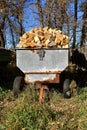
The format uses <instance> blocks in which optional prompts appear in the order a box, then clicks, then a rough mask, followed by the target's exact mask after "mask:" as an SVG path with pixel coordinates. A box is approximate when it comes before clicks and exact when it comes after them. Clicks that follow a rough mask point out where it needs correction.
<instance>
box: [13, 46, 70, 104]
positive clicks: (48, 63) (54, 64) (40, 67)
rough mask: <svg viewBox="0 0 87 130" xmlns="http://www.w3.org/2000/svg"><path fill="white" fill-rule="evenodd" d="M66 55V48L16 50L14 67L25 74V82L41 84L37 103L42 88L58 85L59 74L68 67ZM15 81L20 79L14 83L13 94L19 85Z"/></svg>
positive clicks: (67, 51) (19, 78) (66, 81)
mask: <svg viewBox="0 0 87 130" xmlns="http://www.w3.org/2000/svg"><path fill="white" fill-rule="evenodd" d="M68 53H69V49H68V48H61V49H58V48H57V49H53V48H52V49H51V48H50V49H46V48H43V49H41V48H40V49H23V48H20V49H19V48H16V65H17V67H18V68H19V69H20V70H21V71H22V72H23V73H24V74H25V77H24V80H25V82H26V83H32V82H33V83H41V87H40V95H39V102H41V101H42V97H43V91H44V86H45V85H46V84H48V83H49V84H50V83H60V74H61V73H62V72H63V71H64V70H65V68H66V67H67V66H68V60H69V57H68ZM17 79H18V80H19V82H20V80H21V77H16V79H15V81H14V82H15V83H14V84H15V85H13V87H14V93H15V91H16V89H17V87H18V85H19V83H18V82H16V81H17ZM65 84H67V85H68V84H69V81H68V80H67V79H66V80H65ZM15 87H16V89H15ZM64 89H65V85H64Z"/></svg>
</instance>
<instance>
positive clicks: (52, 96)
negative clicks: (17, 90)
mask: <svg viewBox="0 0 87 130" xmlns="http://www.w3.org/2000/svg"><path fill="white" fill-rule="evenodd" d="M35 87H36V86H35V85H34V84H30V85H27V87H26V89H25V91H23V92H22V93H21V94H20V95H19V97H18V98H16V99H14V97H13V95H12V92H11V91H10V90H8V91H7V90H3V89H2V88H1V87H0V117H1V118H0V130H86V129H87V88H86V87H85V88H82V89H80V92H79V95H78V96H73V97H71V98H70V99H64V98H63V96H62V94H61V93H59V92H58V91H56V90H54V89H53V90H52V91H51V92H48V91H47V90H46V91H45V92H44V97H43V102H42V104H39V102H38V99H39V89H38V90H36V89H35ZM48 96H49V99H48V98H47V97H48Z"/></svg>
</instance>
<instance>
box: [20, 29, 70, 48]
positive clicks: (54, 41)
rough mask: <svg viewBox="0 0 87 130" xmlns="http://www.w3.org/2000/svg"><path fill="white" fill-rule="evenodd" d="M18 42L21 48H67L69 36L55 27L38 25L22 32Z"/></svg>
mask: <svg viewBox="0 0 87 130" xmlns="http://www.w3.org/2000/svg"><path fill="white" fill-rule="evenodd" d="M18 44H19V46H21V47H22V48H28V47H29V48H50V47H51V48H52V47H53V48H54V47H55V48H68V44H69V37H68V36H67V35H65V34H64V33H63V32H62V31H61V30H57V29H56V28H55V29H52V28H48V27H44V28H42V27H39V28H34V29H32V30H31V31H29V32H27V33H24V34H23V36H21V37H20V39H19V43H18Z"/></svg>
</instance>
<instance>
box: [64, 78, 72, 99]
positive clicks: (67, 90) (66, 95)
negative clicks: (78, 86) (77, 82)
mask: <svg viewBox="0 0 87 130" xmlns="http://www.w3.org/2000/svg"><path fill="white" fill-rule="evenodd" d="M69 86H70V80H69V79H65V81H64V83H63V96H64V98H70V97H71V91H70V87H69Z"/></svg>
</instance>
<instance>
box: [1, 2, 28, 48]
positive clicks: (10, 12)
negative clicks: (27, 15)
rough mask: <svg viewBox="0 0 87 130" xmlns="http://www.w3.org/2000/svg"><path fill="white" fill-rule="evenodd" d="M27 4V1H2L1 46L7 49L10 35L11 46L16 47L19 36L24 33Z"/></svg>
mask: <svg viewBox="0 0 87 130" xmlns="http://www.w3.org/2000/svg"><path fill="white" fill-rule="evenodd" d="M25 2H26V0H9V1H8V0H1V1H0V13H1V14H0V46H2V47H5V45H6V43H7V42H8V40H7V35H8V34H9V36H8V37H9V39H11V41H9V42H10V43H9V44H10V45H12V46H13V47H15V44H16V42H17V39H18V36H21V35H22V34H23V33H24V28H23V24H22V22H23V8H24V4H25ZM2 5H3V6H2Z"/></svg>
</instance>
